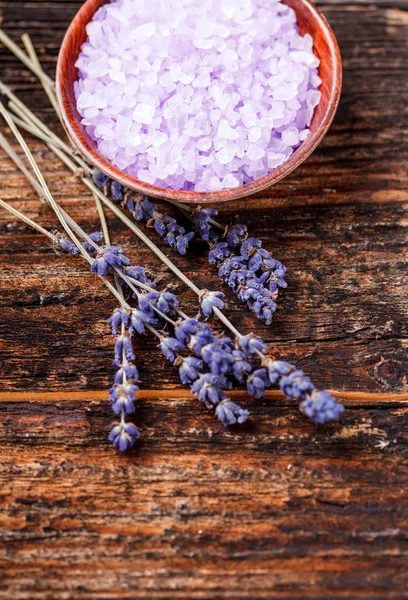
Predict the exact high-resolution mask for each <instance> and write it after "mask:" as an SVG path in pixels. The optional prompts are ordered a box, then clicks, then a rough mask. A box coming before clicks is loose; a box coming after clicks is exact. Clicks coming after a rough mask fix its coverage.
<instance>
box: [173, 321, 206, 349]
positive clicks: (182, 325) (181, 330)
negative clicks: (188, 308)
mask: <svg viewBox="0 0 408 600" xmlns="http://www.w3.org/2000/svg"><path fill="white" fill-rule="evenodd" d="M202 327H203V326H202V323H200V322H199V321H197V319H182V320H180V321H177V323H176V324H175V326H174V335H175V336H176V338H177V339H178V340H179V342H181V343H182V344H183V346H188V345H189V343H190V341H191V338H192V336H194V335H195V334H196V333H197V332H198V331H200V330H201V329H202Z"/></svg>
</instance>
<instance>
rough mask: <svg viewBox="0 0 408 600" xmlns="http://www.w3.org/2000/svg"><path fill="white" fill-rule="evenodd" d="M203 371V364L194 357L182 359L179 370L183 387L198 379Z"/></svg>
mask: <svg viewBox="0 0 408 600" xmlns="http://www.w3.org/2000/svg"><path fill="white" fill-rule="evenodd" d="M202 369H203V362H202V361H201V360H199V359H198V358H195V357H194V356H188V357H187V358H183V362H182V363H181V365H180V368H179V375H180V381H181V383H182V384H183V385H186V384H192V383H194V381H196V379H198V377H199V375H200V372H201V371H202Z"/></svg>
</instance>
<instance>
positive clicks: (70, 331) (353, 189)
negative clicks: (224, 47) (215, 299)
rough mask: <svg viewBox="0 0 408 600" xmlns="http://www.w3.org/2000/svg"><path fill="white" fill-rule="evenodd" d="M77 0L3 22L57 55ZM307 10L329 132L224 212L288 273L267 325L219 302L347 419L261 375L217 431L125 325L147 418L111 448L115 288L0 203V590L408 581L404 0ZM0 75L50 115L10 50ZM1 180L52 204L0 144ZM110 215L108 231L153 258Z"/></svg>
mask: <svg viewBox="0 0 408 600" xmlns="http://www.w3.org/2000/svg"><path fill="white" fill-rule="evenodd" d="M80 4H81V2H80V1H79V0H71V1H64V0H55V1H53V2H49V1H43V0H37V1H33V0H32V1H31V2H23V1H17V0H9V1H0V15H1V18H2V26H3V27H4V29H5V30H6V31H7V32H8V33H9V34H10V35H11V36H12V37H13V38H14V39H15V40H18V39H19V36H20V35H21V34H22V33H23V32H24V31H28V32H29V33H30V35H31V36H32V39H33V41H34V43H35V45H36V47H37V48H38V50H39V54H40V56H41V59H42V60H43V62H44V65H45V67H46V69H47V70H48V72H49V73H50V74H53V72H54V68H55V61H56V56H57V53H58V47H59V44H60V42H61V39H62V36H63V34H64V31H65V29H66V27H67V25H68V23H69V21H70V19H71V18H72V16H73V15H74V13H75V12H76V10H77V9H78V8H79V6H80ZM321 8H322V10H323V12H324V13H325V15H326V16H327V17H328V19H329V21H330V23H331V24H332V26H333V29H334V31H335V33H336V35H337V37H338V40H339V44H340V47H341V51H342V55H343V61H344V91H343V97H342V101H341V105H340V108H339V111H338V114H337V116H336V119H335V122H334V124H333V126H332V128H331V131H330V133H329V135H328V136H327V137H326V139H325V141H324V142H323V143H322V145H321V146H320V148H319V149H318V151H316V152H315V153H314V154H313V156H312V157H310V158H309V160H308V161H307V162H306V163H305V164H304V165H303V166H302V167H301V168H299V169H298V170H297V171H296V172H295V173H294V174H292V175H291V176H290V177H289V178H287V179H286V180H285V181H284V182H282V183H280V184H279V185H276V186H275V187H274V188H273V189H271V190H269V191H267V192H264V193H262V194H259V196H258V202H257V205H256V210H254V208H253V207H254V204H252V207H251V209H250V210H249V209H248V206H247V205H246V203H245V201H243V202H236V203H234V204H233V205H230V206H228V207H225V208H223V218H224V219H225V220H228V219H230V218H232V217H234V216H235V215H239V216H240V219H242V220H243V221H245V222H246V223H247V224H248V226H249V228H250V231H251V232H252V233H253V234H254V235H258V236H260V237H261V238H262V239H263V240H264V242H265V246H267V247H268V248H270V249H272V250H273V252H274V254H275V256H276V257H277V258H279V259H280V260H282V261H283V262H284V263H285V264H286V265H287V267H288V273H289V276H288V280H289V287H288V290H287V291H286V292H285V294H284V295H283V297H282V299H281V304H280V310H279V311H278V313H277V315H276V318H275V321H274V323H273V325H272V326H271V327H266V326H261V325H260V323H258V322H255V321H254V319H252V318H251V317H250V316H247V315H246V314H245V316H244V313H243V311H242V309H240V308H239V307H238V306H237V305H236V303H235V302H234V301H233V298H232V296H230V299H231V302H230V306H229V311H228V312H229V314H230V316H231V318H232V320H233V321H234V323H236V324H238V323H239V324H240V327H241V329H244V328H246V329H248V330H251V329H254V330H255V331H256V332H257V333H258V334H260V335H262V336H263V337H264V338H265V339H266V340H268V342H270V348H271V352H273V353H275V354H276V355H277V356H281V357H286V358H287V359H289V360H293V361H296V362H297V363H298V364H299V365H301V367H303V368H304V369H305V370H306V371H307V372H308V373H309V374H310V375H311V376H313V378H314V380H315V381H316V382H317V383H318V384H319V385H320V386H327V387H330V388H334V389H335V390H337V393H338V394H339V396H340V397H343V398H345V400H346V404H347V408H348V410H347V411H346V413H345V414H344V416H343V417H342V420H341V423H339V424H333V425H329V426H327V427H321V428H319V427H315V426H313V425H312V424H310V423H309V422H307V421H306V420H305V419H303V418H302V417H301V416H300V415H299V413H298V411H297V410H296V407H293V406H290V405H289V404H288V403H286V402H284V401H283V399H282V398H281V397H280V396H279V395H278V394H276V393H272V394H270V395H269V396H268V397H267V398H266V399H265V400H263V401H261V402H255V401H254V400H252V399H248V398H246V397H245V394H242V402H243V403H244V404H245V405H246V406H247V407H248V408H249V409H250V410H251V413H252V419H251V421H250V422H249V423H248V424H247V425H246V426H245V427H243V428H242V429H231V430H225V429H223V428H222V427H221V426H219V425H218V424H217V423H216V422H215V420H214V419H213V418H212V417H211V415H209V414H208V413H207V412H205V411H204V410H203V409H202V408H201V407H200V406H199V405H198V403H197V402H196V401H194V400H193V399H192V398H191V397H189V395H188V393H187V392H186V391H185V390H183V389H182V388H181V387H180V385H179V383H178V381H177V376H176V372H175V371H174V370H171V369H169V367H168V365H167V364H166V363H165V362H164V360H163V359H162V358H161V356H160V354H159V352H158V350H157V348H156V347H155V341H154V340H153V339H151V338H149V336H146V337H145V338H142V339H141V340H140V341H137V354H138V364H139V366H140V370H141V376H142V379H143V384H142V385H143V392H142V393H141V399H140V401H139V407H140V408H139V411H138V413H137V421H138V424H140V427H141V429H142V433H143V437H142V440H141V442H140V444H139V445H138V447H137V449H136V450H135V451H134V452H132V453H131V454H129V455H126V456H122V455H118V454H116V453H115V451H114V450H113V449H112V448H111V447H110V446H109V444H108V442H107V441H106V436H107V432H108V428H109V424H110V422H111V413H110V409H109V406H108V404H107V400H106V399H107V395H106V388H107V387H108V385H109V382H110V379H111V377H112V370H111V367H110V362H111V355H112V338H111V336H110V335H109V331H108V326H107V324H106V317H107V316H108V315H109V313H110V311H111V310H112V308H113V307H114V306H115V303H114V302H113V301H112V298H111V297H110V296H109V294H108V292H107V291H106V289H104V288H103V287H102V286H101V284H100V283H99V281H98V280H96V279H95V278H93V277H92V276H91V275H90V274H89V273H88V271H87V268H86V266H85V265H84V264H82V263H81V261H80V260H77V259H74V258H69V257H62V256H56V255H55V254H54V252H53V251H52V250H51V248H50V247H49V245H48V243H47V241H46V240H45V239H44V238H42V237H41V236H40V235H38V234H35V233H33V232H32V231H30V230H29V229H28V228H27V227H25V226H24V225H22V224H20V223H15V222H14V221H13V219H10V217H9V216H8V215H6V214H5V213H3V212H1V214H0V232H1V237H0V269H1V278H0V306H1V318H0V335H1V339H0V352H1V372H0V390H1V392H0V436H1V438H0V439H1V443H0V523H1V531H0V544H1V545H0V598H1V599H5V600H11V599H12V600H36V599H41V600H46V599H47V600H48V599H52V600H54V599H55V600H66V599H71V598H72V599H75V600H82V599H92V600H102V599H118V600H119V599H125V598H132V599H133V598H134V599H138V598H149V599H157V600H159V599H160V600H176V599H180V600H181V599H183V600H193V599H197V600H198V599H200V600H203V599H205V600H216V599H218V598H219V599H231V600H232V599H234V600H235V599H236V600H238V599H245V600H258V599H259V600H261V599H274V598H279V599H295V598H296V599H299V598H301V599H303V598H304V599H306V598H310V599H314V600H323V599H328V598H331V599H340V598H349V599H353V600H355V599H357V598H364V599H365V600H371V599H373V600H374V599H385V598H386V599H395V600H401V599H403V598H408V591H407V589H408V588H407V583H408V582H407V579H408V578H407V567H408V558H407V554H408V532H407V522H408V512H407V493H406V486H407V482H408V477H407V443H408V440H407V424H408V382H407V367H408V360H407V353H406V351H407V340H408V333H407V317H406V315H407V308H408V300H407V289H408V288H407V267H406V265H407V258H408V255H407V254H408V253H407V245H406V242H407V228H408V219H407V213H406V205H407V201H408V177H407V174H406V170H407V159H408V143H407V134H408V131H407V130H408V121H407V104H408V102H407V101H408V87H407V79H408V69H407V64H408V52H407V50H408V47H407V38H408V13H407V12H406V10H407V8H408V3H407V0H399V1H398V0H396V1H392V2H391V1H388V0H378V1H377V2H368V1H364V0H353V1H348V2H347V0H346V1H344V2H343V1H341V0H331V1H328V2H325V3H321ZM0 76H1V78H2V79H3V80H4V81H6V82H7V83H9V84H10V85H12V86H13V87H14V88H15V90H16V91H17V93H18V94H19V95H20V96H21V98H22V99H24V100H25V101H26V102H27V103H28V104H29V105H30V106H31V107H32V108H33V109H34V110H35V111H36V112H37V114H38V115H40V116H41V117H43V118H44V119H45V120H46V121H47V123H48V124H50V125H51V126H53V127H54V126H55V127H57V123H56V119H55V117H54V116H53V114H52V111H51V110H50V108H49V105H48V102H47V100H46V98H45V96H44V94H43V92H42V90H41V88H40V87H39V85H38V84H37V83H36V81H35V80H34V78H33V77H32V76H31V75H30V74H29V73H27V71H26V70H25V69H24V68H22V67H21V65H20V64H19V63H18V62H17V61H16V60H15V59H14V58H13V57H12V56H11V55H10V54H9V53H8V52H7V51H6V50H4V49H0ZM31 147H32V148H33V149H34V150H35V156H36V158H37V159H38V161H39V162H40V164H41V166H42V167H43V169H44V173H45V175H46V179H47V180H48V182H49V184H50V187H51V190H52V191H53V192H54V194H55V196H56V198H57V199H58V200H60V201H61V202H62V203H63V205H64V206H65V208H66V209H67V210H69V211H70V212H71V214H72V215H73V216H74V217H76V218H77V219H78V220H79V221H80V223H81V224H82V225H83V226H84V227H86V228H88V230H93V229H94V228H95V227H96V222H97V219H96V213H95V209H94V206H93V203H92V201H91V200H90V199H89V195H88V194H87V193H86V191H85V189H83V188H82V187H81V186H79V185H78V183H77V181H75V179H73V178H72V177H71V176H70V175H68V174H67V173H66V172H65V171H64V169H62V168H61V166H60V165H59V163H58V162H57V161H56V160H54V158H53V157H52V156H51V154H50V153H49V152H48V151H47V150H45V149H44V147H42V146H41V145H40V144H38V143H36V142H34V141H32V142H31ZM0 184H1V187H0V190H1V191H0V195H1V197H3V198H4V199H6V200H8V201H10V202H11V203H13V204H14V205H15V206H17V207H19V208H22V209H24V211H25V212H27V213H28V214H29V215H31V216H33V217H34V218H36V219H37V220H39V221H40V222H41V223H42V224H44V225H45V226H48V227H51V226H53V225H54V224H55V220H54V219H53V217H52V215H51V213H50V211H49V209H47V208H46V207H44V206H43V205H41V204H40V203H39V201H38V199H37V198H36V196H35V194H34V193H33V192H32V190H31V189H30V187H29V186H28V185H27V184H26V182H25V180H24V179H23V178H22V177H21V176H20V175H19V174H18V173H17V172H16V170H15V168H14V167H13V165H12V164H11V162H10V161H9V160H8V159H7V158H6V157H5V156H4V154H0ZM109 219H110V226H111V230H112V233H113V236H114V239H115V241H120V243H121V244H123V245H124V247H126V251H127V252H129V254H131V255H133V257H135V259H136V257H137V260H138V261H139V262H140V263H143V264H145V265H149V266H150V267H151V269H152V271H154V272H158V271H159V269H160V265H159V264H158V262H157V260H156V259H155V258H154V257H152V256H151V255H150V254H149V253H148V252H147V251H146V250H145V249H144V248H143V247H141V246H140V244H139V243H138V242H137V241H136V240H135V239H134V238H133V237H132V236H131V235H129V233H127V232H126V231H125V230H124V229H123V227H121V226H120V225H119V224H118V223H117V222H116V221H115V220H114V219H113V218H111V215H109ZM203 250H204V246H202V245H200V244H197V246H196V247H195V251H194V254H193V255H190V257H189V258H188V259H182V260H180V263H182V266H183V268H184V269H185V270H186V271H187V272H188V273H190V274H191V276H192V277H193V278H194V279H195V280H196V281H199V282H200V283H203V284H204V283H208V282H209V281H213V282H215V281H218V280H217V279H216V276H215V273H214V271H212V270H211V267H209V265H207V263H206V260H205V257H204V256H203ZM169 252H170V251H169ZM170 254H171V252H170ZM177 260H179V259H178V258H177ZM165 278H166V279H167V281H171V279H170V277H169V276H168V275H167V274H165ZM213 285H216V284H215V283H214V284H213ZM180 292H183V290H182V288H180ZM185 300H186V303H187V305H188V306H189V308H190V310H191V311H194V310H195V308H194V306H195V305H194V298H193V297H192V296H190V295H189V294H186V295H185ZM242 321H243V322H242Z"/></svg>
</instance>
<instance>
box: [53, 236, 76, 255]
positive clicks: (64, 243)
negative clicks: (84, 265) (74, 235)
mask: <svg viewBox="0 0 408 600" xmlns="http://www.w3.org/2000/svg"><path fill="white" fill-rule="evenodd" d="M58 246H59V247H60V249H61V250H63V251H64V252H69V253H70V254H74V255H75V254H78V252H79V249H78V248H77V247H76V245H75V244H73V243H72V242H71V240H67V239H66V238H64V237H61V238H59V239H58Z"/></svg>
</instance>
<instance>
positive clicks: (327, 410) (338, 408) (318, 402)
mask: <svg viewBox="0 0 408 600" xmlns="http://www.w3.org/2000/svg"><path fill="white" fill-rule="evenodd" d="M300 409H301V411H302V412H303V413H304V414H305V415H306V416H307V417H309V419H311V420H312V421H314V422H315V423H319V424H322V425H323V424H324V423H327V422H328V421H337V420H338V418H339V417H340V415H341V413H342V412H343V411H344V406H342V405H341V404H339V402H337V400H336V399H335V398H333V396H332V395H331V394H330V393H329V392H327V391H324V392H318V391H317V390H314V391H313V392H312V395H311V397H309V398H307V399H306V400H304V401H303V402H302V403H301V404H300Z"/></svg>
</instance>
